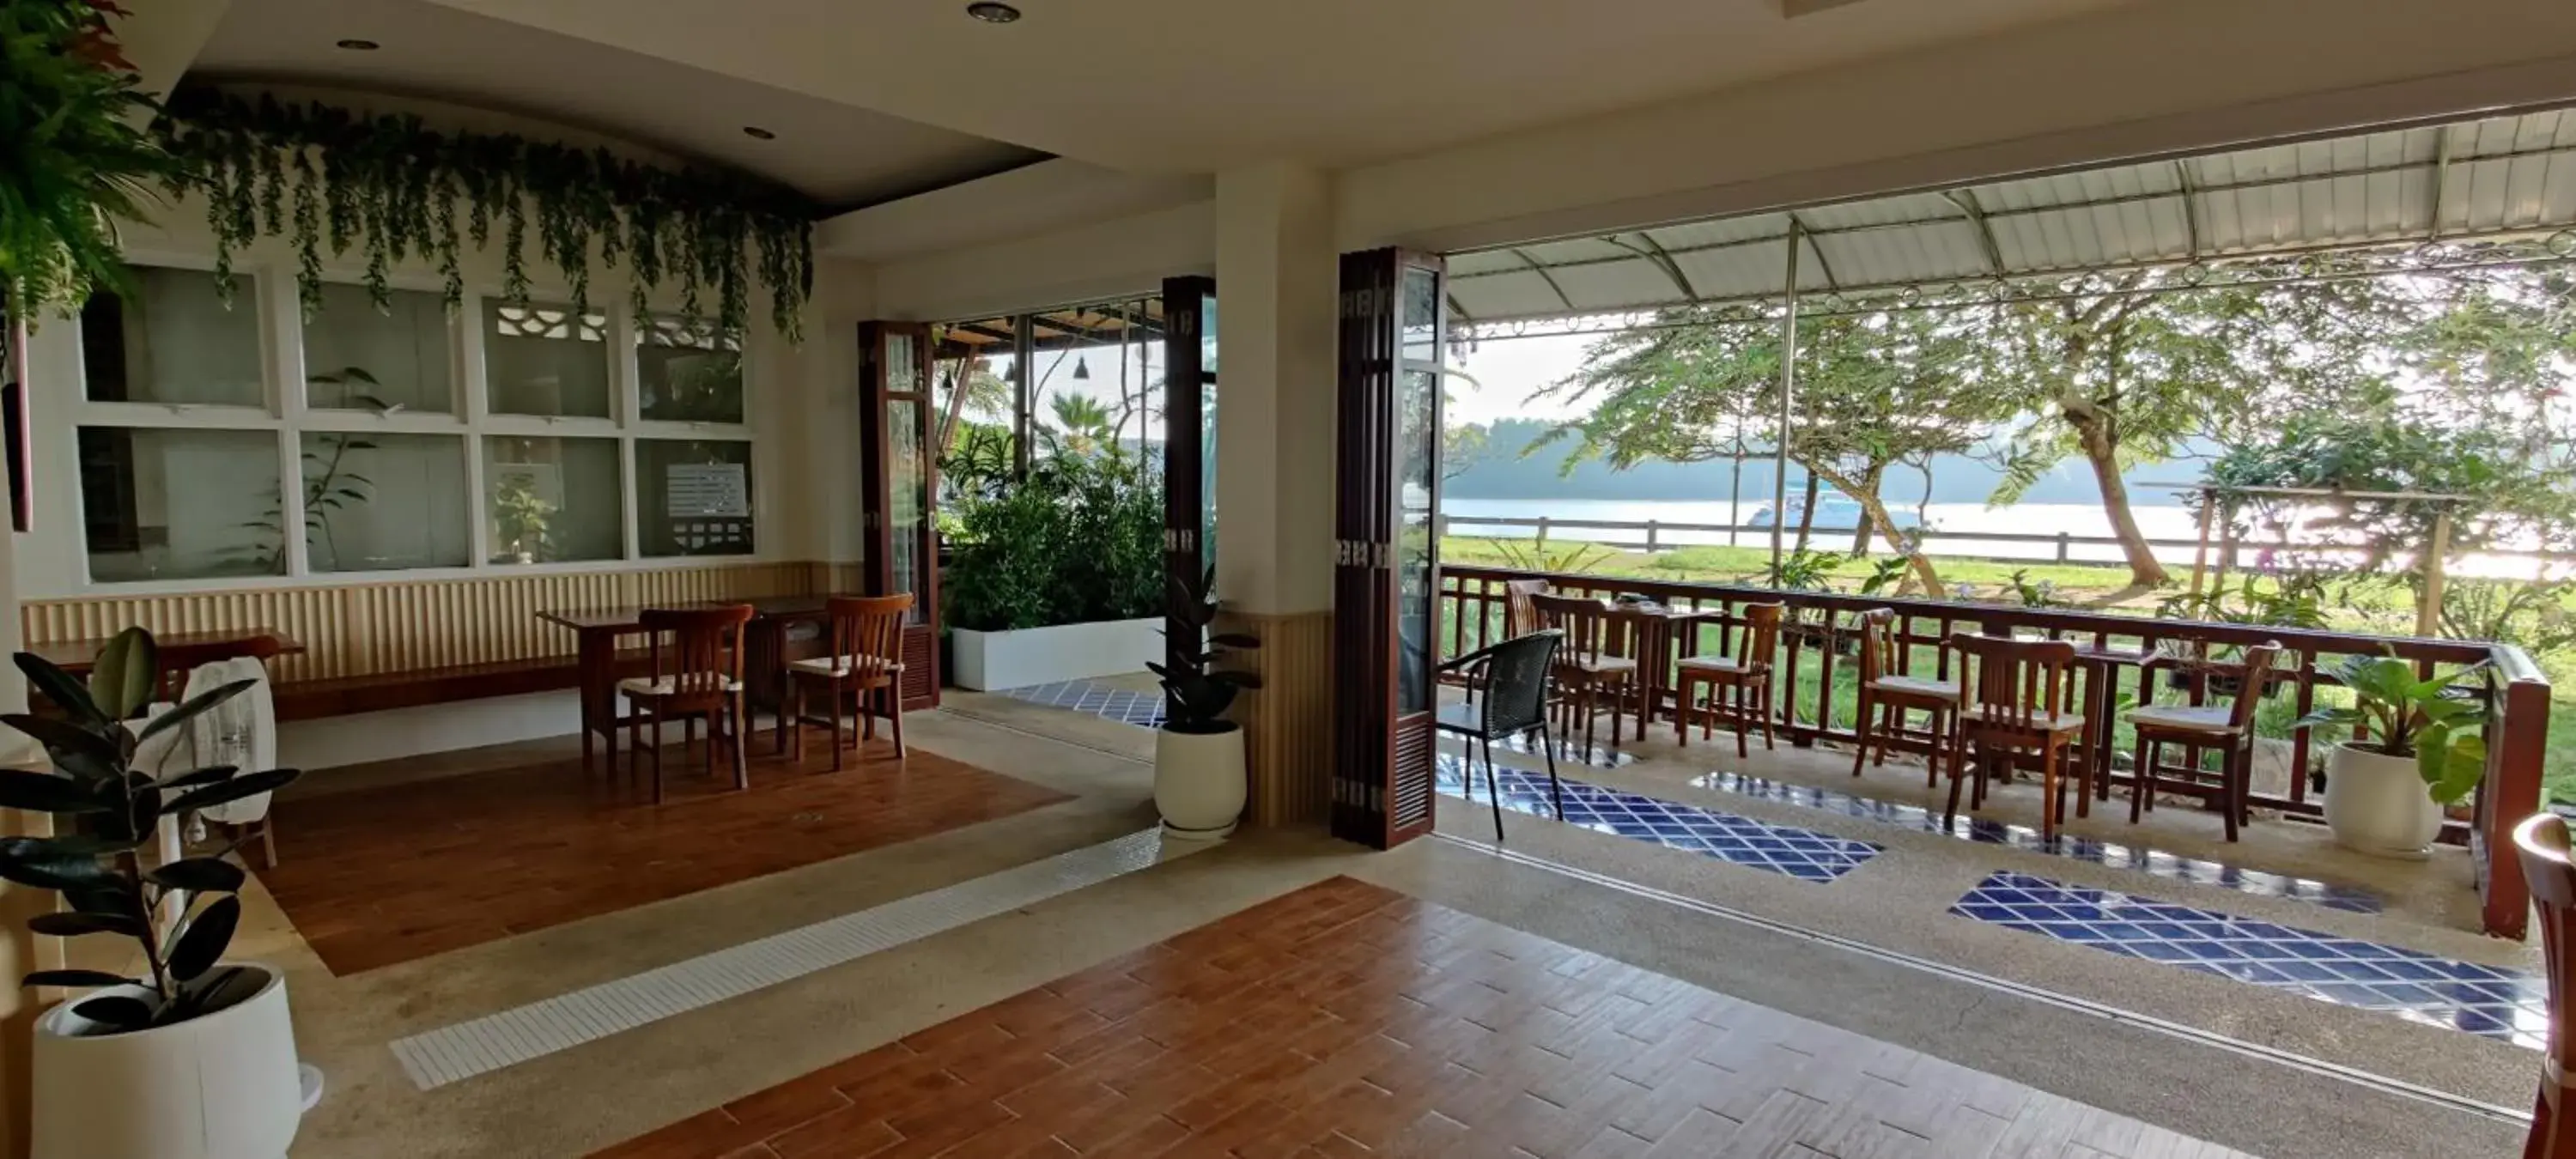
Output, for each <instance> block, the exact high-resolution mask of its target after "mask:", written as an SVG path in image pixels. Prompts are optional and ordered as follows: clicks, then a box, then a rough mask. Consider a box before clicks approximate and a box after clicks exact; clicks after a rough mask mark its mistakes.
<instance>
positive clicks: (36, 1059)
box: [0, 628, 304, 1159]
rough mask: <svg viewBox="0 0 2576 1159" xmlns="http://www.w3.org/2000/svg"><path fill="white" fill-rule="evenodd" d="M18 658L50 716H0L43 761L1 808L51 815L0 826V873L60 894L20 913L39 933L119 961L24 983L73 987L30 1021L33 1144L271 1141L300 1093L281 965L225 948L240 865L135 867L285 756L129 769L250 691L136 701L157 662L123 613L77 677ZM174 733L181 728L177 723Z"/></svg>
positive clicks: (209, 1152)
mask: <svg viewBox="0 0 2576 1159" xmlns="http://www.w3.org/2000/svg"><path fill="white" fill-rule="evenodd" d="M17 662H18V667H19V669H20V670H21V671H23V672H25V673H26V675H27V681H28V684H29V685H30V687H32V688H34V689H35V690H36V692H37V693H39V694H40V695H42V696H43V697H44V698H45V700H47V701H48V702H50V703H51V704H52V705H53V707H54V709H55V710H56V714H55V715H47V716H36V715H31V714H27V713H13V714H8V715H5V716H0V723H5V724H7V725H8V726H9V727H11V728H14V729H16V730H18V731H19V732H22V733H25V734H26V735H28V736H29V737H32V738H34V739H35V740H36V741H37V742H38V743H40V744H42V745H43V746H44V747H45V751H46V753H47V754H48V755H50V756H51V757H52V758H53V765H54V771H53V772H29V771H21V770H0V805H5V806H7V807H9V808H13V809H21V810H26V811H28V812H34V813H47V814H51V815H53V817H54V818H55V829H56V835H55V836H48V837H10V838H0V878H6V879H7V880H9V881H11V882H15V883H17V884H19V885H22V886H29V887H33V888H36V889H47V890H53V891H55V892H56V893H57V894H59V895H60V896H61V898H62V901H63V902H64V903H65V906H66V908H64V909H61V910H59V911H58V912H54V913H48V914H40V915H38V916H37V917H35V918H33V919H32V920H30V921H29V922H28V923H27V925H28V928H29V929H31V930H33V931H34V932H36V933H38V934H43V935H46V936H49V937H59V938H71V939H87V938H110V939H123V940H126V941H130V942H132V943H133V946H132V948H131V952H130V953H125V954H118V955H97V956H89V955H84V957H85V958H88V959H89V960H94V961H109V960H121V961H127V962H132V963H135V964H137V965H138V966H139V967H140V970H139V973H137V974H134V975H128V974H119V973H109V972H106V971H101V970H91V969H54V970H38V971H36V972H34V973H32V974H29V975H27V977H26V979H25V984H26V985H29V986H62V987H69V988H74V989H80V990H86V991H87V993H85V994H81V995H79V996H76V997H74V998H72V999H70V1000H68V1001H65V1002H62V1003H59V1004H57V1005H55V1006H54V1007H53V1008H52V1009H50V1010H48V1011H46V1012H45V1013H44V1014H43V1015H42V1016H41V1017H39V1018H38V1019H37V1020H36V1034H35V1044H34V1048H33V1067H32V1070H33V1075H32V1086H33V1098H32V1100H31V1103H30V1105H31V1106H32V1107H33V1108H34V1124H33V1126H34V1150H33V1153H34V1155H35V1156H36V1159H70V1157H73V1156H78V1157H81V1159H118V1157H124V1156H133V1157H136V1159H145V1157H148V1159H198V1157H206V1159H213V1157H217V1156H251V1155H259V1156H269V1155H284V1154H286V1148H287V1144H289V1143H290V1142H292V1141H293V1140H294V1138H295V1128H296V1123H297V1120H298V1119H299V1118H300V1117H301V1116H302V1114H303V1108H304V1098H303V1093H302V1088H301V1079H300V1076H299V1074H298V1071H297V1063H296V1056H295V1030H294V1026H293V1023H292V1021H291V1020H290V1019H289V1017H288V1015H287V1007H286V979H285V975H284V974H283V973H282V972H280V971H279V970H277V969H275V968H274V967H269V966H261V965H255V964H249V963H228V962H225V961H224V960H223V959H224V951H225V949H226V948H227V947H228V946H230V945H231V943H232V936H233V930H234V929H235V927H237V926H238V925H239V924H240V922H241V912H242V907H241V899H240V898H238V897H235V896H234V894H235V893H236V892H237V891H238V890H240V889H241V887H242V884H243V882H244V881H245V880H246V878H247V876H248V875H247V874H246V873H245V871H244V870H243V869H242V868H241V867H240V866H239V865H237V864H234V863H233V862H231V861H227V860H225V859H224V858H223V857H222V856H219V855H218V856H200V857H189V858H184V859H181V860H176V861H169V862H165V863H162V864H158V865H152V866H149V867H147V866H146V864H145V862H144V855H143V851H144V848H145V847H146V846H147V845H149V844H151V843H152V841H153V839H154V836H155V834H156V832H157V831H158V830H159V828H160V826H161V825H162V824H163V823H164V820H163V819H164V818H179V817H183V816H185V815H186V814H188V813H190V812H193V811H196V810H199V809H206V808H211V807H213V806H217V805H222V804H226V803H229V802H233V801H238V800H241V799H243V798H246V797H250V796H253V795H255V794H259V793H266V792H271V791H274V790H276V789H278V788H280V787H282V786H284V785H286V784H287V783H288V782H290V781H293V780H294V779H295V777H296V772H295V771H294V770H292V769H275V770H264V771H257V772H242V771H239V770H236V769H231V768H221V767H218V768H206V769H195V770H191V771H187V772H181V773H168V774H163V775H158V776H155V775H152V774H149V773H145V772H143V771H140V770H139V769H138V768H136V764H137V761H136V756H135V754H136V753H137V752H138V751H141V750H142V748H143V746H144V745H145V744H147V743H148V742H151V741H153V740H155V739H157V738H159V737H160V736H161V735H162V734H164V733H168V732H171V731H172V730H174V729H184V728H185V727H186V726H187V722H188V721H189V720H190V719H192V718H194V717H196V716H197V715H199V714H200V713H203V712H205V711H207V710H208V709H211V708H213V707H215V706H216V705H218V704H221V703H223V702H224V701H226V700H229V699H231V698H232V697H233V696H235V695H238V694H239V693H240V692H242V691H243V690H244V689H246V688H249V687H250V686H251V684H252V682H251V681H238V682H235V683H232V684H226V685H223V686H220V687H218V688H215V689H213V690H211V691H208V692H205V693H203V694H200V695H198V696H195V697H192V698H190V699H189V700H187V701H186V702H185V703H182V704H178V705H175V706H171V707H168V708H166V709H164V710H163V711H161V712H160V713H158V714H157V715H151V716H150V717H149V718H148V719H145V718H144V714H145V713H146V712H147V710H149V709H150V708H152V707H153V704H152V700H153V693H154V691H155V689H156V688H157V687H158V686H159V684H160V679H159V675H160V662H159V657H158V655H157V652H156V649H155V648H154V646H153V643H152V636H151V634H150V633H148V632H145V631H143V630H142V629H140V628H128V629H126V630H125V631H124V632H122V633H119V634H118V635H117V636H116V638H115V639H114V640H112V641H110V642H109V644H108V646H107V647H106V648H105V649H104V650H102V651H101V652H100V653H99V656H98V660H97V662H96V664H95V666H94V667H93V668H92V669H91V671H90V676H89V680H88V682H87V683H86V684H83V683H82V682H81V681H79V680H76V679H74V678H73V677H71V676H70V675H68V674H66V673H65V672H64V671H63V670H62V669H60V668H58V667H55V666H54V665H52V664H49V663H47V662H46V661H44V660H43V659H42V658H39V657H37V656H34V655H31V654H29V653H25V652H21V653H19V654H18V656H17ZM180 735H182V736H184V735H185V734H184V733H181V734H180Z"/></svg>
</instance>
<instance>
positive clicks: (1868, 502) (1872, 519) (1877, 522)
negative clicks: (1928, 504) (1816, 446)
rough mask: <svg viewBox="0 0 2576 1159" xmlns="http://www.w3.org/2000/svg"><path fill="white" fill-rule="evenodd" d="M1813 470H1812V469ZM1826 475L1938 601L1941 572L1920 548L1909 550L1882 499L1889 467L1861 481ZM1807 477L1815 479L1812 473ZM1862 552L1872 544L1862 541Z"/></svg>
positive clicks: (1873, 470)
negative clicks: (1880, 489) (1881, 489)
mask: <svg viewBox="0 0 2576 1159" xmlns="http://www.w3.org/2000/svg"><path fill="white" fill-rule="evenodd" d="M1810 470H1811V471H1812V470H1813V468H1810ZM1823 474H1825V475H1826V482H1829V483H1832V484H1833V485H1834V486H1835V487H1836V488H1837V489H1839V490H1841V491H1842V492H1843V493H1844V494H1846V495H1849V496H1851V497H1852V501H1853V502H1856V503H1858V504H1860V511H1861V518H1860V524H1861V526H1862V527H1864V528H1875V529H1876V530H1877V533H1878V535H1879V536H1880V537H1881V538H1883V539H1885V540H1887V547H1888V550H1890V551H1895V552H1900V553H1903V554H1904V556H1905V558H1906V559H1907V560H1908V561H1910V562H1912V563H1913V565H1914V580H1915V582H1916V583H1919V584H1922V585H1923V591H1924V594H1926V595H1930V596H1933V597H1936V598H1937V597H1938V596H1939V595H1940V594H1941V576H1940V573H1938V572H1936V571H1934V570H1932V560H1931V557H1929V556H1926V555H1924V554H1923V552H1922V551H1921V550H1919V549H1918V550H1914V551H1907V550H1906V547H1905V541H1904V540H1903V539H1902V538H1900V537H1899V536H1898V535H1897V533H1896V521H1895V520H1894V519H1890V518H1888V514H1887V501H1886V500H1884V499H1881V498H1880V497H1879V494H1878V487H1877V483H1878V481H1879V480H1880V479H1882V478H1884V477H1885V476H1886V474H1887V468H1885V467H1884V466H1880V467H1872V468H1870V471H1869V474H1868V475H1866V476H1863V478H1862V479H1859V480H1855V479H1849V478H1845V477H1842V476H1839V475H1835V474H1833V473H1831V472H1823ZM1808 477H1809V478H1814V477H1815V476H1814V475H1813V474H1811V475H1809V476H1808ZM1859 550H1861V551H1863V552H1866V551H1868V550H1869V543H1868V542H1867V541H1866V540H1863V541H1862V542H1861V544H1860V547H1859Z"/></svg>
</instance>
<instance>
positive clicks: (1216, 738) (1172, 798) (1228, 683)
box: [1146, 575, 1261, 839]
mask: <svg viewBox="0 0 2576 1159" xmlns="http://www.w3.org/2000/svg"><path fill="white" fill-rule="evenodd" d="M1213 583H1214V576H1213V575H1210V576H1204V577H1201V579H1200V580H1199V581H1198V582H1197V583H1195V584H1193V583H1189V582H1187V581H1184V580H1182V579H1181V578H1179V577H1177V576H1175V577H1173V578H1172V579H1171V582H1170V584H1169V587H1170V596H1169V598H1170V600H1171V618H1172V621H1173V623H1174V624H1176V625H1177V626H1178V627H1179V628H1180V633H1179V634H1178V635H1176V636H1173V637H1172V638H1171V639H1169V640H1167V641H1165V643H1166V645H1167V647H1166V648H1165V650H1164V660H1165V662H1164V663H1161V664H1147V665H1146V667H1147V668H1150V669H1152V670H1153V672H1154V675H1155V676H1157V677H1159V678H1161V680H1162V682H1163V708H1164V719H1163V727H1162V728H1161V730H1159V731H1157V732H1156V733H1155V734H1154V807H1155V808H1156V809H1158V810H1160V811H1161V812H1162V814H1163V831H1164V832H1166V833H1169V834H1171V835H1173V836H1175V837H1187V838H1197V839H1207V838H1217V837H1223V836H1225V835H1226V834H1229V833H1232V832H1234V825H1235V821H1236V819H1237V818H1239V817H1241V816H1242V815H1243V801H1244V795H1245V773H1244V763H1243V726H1241V725H1239V724H1236V723H1235V722H1233V721H1231V720H1227V719H1226V718H1225V711H1226V709H1228V708H1230V707H1232V706H1233V704H1234V698H1235V696H1236V695H1237V694H1239V693H1241V692H1242V691H1243V690H1244V689H1247V688H1259V687H1261V677H1260V675H1259V674H1258V673H1252V672H1243V671H1237V670H1233V669H1224V668H1219V667H1217V664H1218V663H1219V662H1221V661H1223V660H1224V659H1225V657H1226V655H1227V654H1228V653H1229V652H1235V651H1244V650H1249V649H1253V648H1258V647H1260V646H1261V641H1259V640H1256V639H1253V638H1252V637H1250V636H1246V635H1243V634H1241V633H1239V632H1215V633H1211V632H1210V631H1209V629H1210V628H1211V627H1212V626H1213V625H1214V624H1215V623H1216V614H1217V602H1216V601H1215V600H1213V599H1210V598H1209V597H1208V594H1207V593H1208V588H1209V587H1210V586H1212V585H1213Z"/></svg>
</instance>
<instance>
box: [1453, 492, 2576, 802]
mask: <svg viewBox="0 0 2576 1159" xmlns="http://www.w3.org/2000/svg"><path fill="white" fill-rule="evenodd" d="M1837 538H1839V537H1837ZM1816 546H1818V547H1819V548H1830V547H1837V546H1839V547H1848V546H1850V544H1849V541H1848V540H1842V541H1841V542H1840V543H1839V544H1835V543H1830V542H1827V541H1824V540H1819V541H1817V544H1816ZM1440 558H1441V560H1442V561H1443V562H1446V563H1455V564H1465V565H1469V566H1486V567H1516V566H1531V563H1530V561H1533V560H1536V561H1537V563H1536V565H1535V566H1537V567H1539V569H1540V570H1544V571H1568V572H1580V573H1582V574H1586V575H1603V576H1631V577H1635V578H1638V579H1650V580H1664V581H1669V582H1683V583H1688V582H1699V583H1747V582H1750V583H1757V584H1758V583H1760V582H1761V579H1762V576H1763V574H1764V573H1765V572H1766V571H1767V570H1768V569H1769V567H1770V563H1771V551H1770V548H1768V547H1767V546H1766V547H1725V546H1692V547H1682V548H1676V549H1674V550H1671V551H1664V552H1657V553H1655V554H1652V555H1649V554H1647V553H1645V552H1640V551H1616V550H1609V549H1603V548H1597V547H1592V546H1590V545H1587V544H1581V543H1574V542H1566V541H1559V542H1556V543H1551V544H1549V545H1547V546H1546V547H1545V548H1544V549H1539V548H1537V547H1536V545H1534V544H1532V543H1531V542H1530V541H1528V540H1499V539H1486V538H1478V537H1466V536H1450V537H1447V538H1445V539H1443V540H1441V542H1440ZM1933 566H1934V568H1935V569H1936V570H1937V571H1938V572H1939V574H1940V576H1941V581H1942V583H1944V584H1958V583H1967V584H1973V585H1975V587H1976V589H1977V592H1978V594H1979V595H1980V596H1982V597H1988V598H1992V597H1997V596H2001V595H2004V594H2006V593H2008V592H2009V590H2010V579H2011V576H2012V574H2013V573H2014V572H2016V571H2020V572H2023V573H2024V575H2023V578H2024V579H2025V580H2026V581H2028V582H2031V583H2038V582H2040V581H2042V580H2046V581H2048V582H2049V583H2050V584H2051V585H2052V586H2053V587H2054V589H2055V594H2056V596H2057V598H2059V599H2061V600H2064V601H2066V602H2069V603H2074V604H2084V603H2086V602H2088V601H2091V600H2095V599H2099V598H2102V597H2105V596H2109V595H2112V594H2114V593H2117V592H2119V591H2121V590H2123V589H2124V588H2126V587H2127V586H2128V581H2129V572H2128V569H2127V568H2125V567H2119V566H2105V565H2101V564H2051V563H2014V562H2002V561H1992V560H1975V559H1943V558H1938V557H1936V558H1935V559H1934V560H1933ZM1872 570H1873V567H1872V562H1871V561H1870V560H1867V559H1856V560H1855V559H1847V560H1845V561H1844V562H1843V563H1842V564H1840V565H1839V566H1837V567H1836V568H1835V569H1834V573H1833V574H1834V579H1835V584H1836V586H1837V587H1840V588H1842V589H1844V590H1850V589H1852V588H1855V587H1857V586H1858V585H1859V583H1860V581H1861V580H1863V579H1866V578H1867V577H1868V576H1869V574H1870V572H1871V571H1872ZM2157 599H2158V597H2156V596H2141V597H2133V598H2129V599H2125V600H2122V601H2121V602H2120V603H2117V604H2110V605H2106V606H2100V607H2096V608H2094V609H2092V610H2097V611H2104V612H2111V613H2115V614H2121V615H2152V614H2154V612H2155V606H2156V603H2157ZM2390 599H2391V600H2392V603H2391V604H2390V605H2389V606H2386V607H2381V608H2375V609H2371V610H2370V612H2369V613H2368V615H2367V616H2365V615H2364V614H2363V613H2361V612H2358V611H2352V610H2348V609H2347V610H2346V611H2345V615H2344V616H2339V617H2338V618H2339V619H2344V618H2348V619H2349V620H2350V621H2351V623H2350V629H2351V630H2354V631H2371V630H2374V629H2373V627H2372V622H2374V621H2375V622H2378V623H2380V624H2382V625H2384V624H2385V623H2386V622H2388V621H2389V620H2390V619H2391V618H2392V617H2393V618H2394V619H2395V620H2396V621H2397V622H2400V623H2409V622H2411V621H2412V618H2413V612H2412V593H2410V592H2408V591H2407V590H2406V589H2404V588H2403V587H2402V586H2400V587H2392V588H2391V589H2390ZM2378 630H2385V629H2384V627H2383V628H2381V629H2378ZM1444 638H1445V637H1444ZM2537 659H2538V660H2539V661H2540V664H2541V667H2542V668H2543V669H2545V670H2546V671H2547V672H2548V673H2549V678H2550V681H2551V683H2552V685H2553V686H2554V691H2555V693H2556V695H2555V697H2554V700H2553V703H2552V705H2551V711H2550V714H2549V744H2548V751H2547V754H2546V757H2545V762H2546V763H2545V764H2544V765H2543V771H2542V774H2541V775H2542V784H2543V789H2542V792H2543V794H2544V796H2545V797H2546V799H2549V800H2556V801H2569V802H2576V653H2571V652H2564V651H2562V652H2560V653H2556V654H2549V655H2543V656H2540V657H2538V658H2537ZM1926 670H1927V671H1928V670H1929V669H1928V668H1927V669H1926ZM1834 675H1835V685H1836V688H1835V690H1834V693H1835V695H1834V699H1835V706H1834V711H1835V715H1836V718H1837V719H1838V720H1845V721H1848V720H1849V719H1850V717H1851V712H1852V709H1853V707H1854V704H1853V698H1854V696H1855V695H1856V693H1855V692H1854V691H1853V690H1852V689H1851V688H1849V687H1847V685H1848V683H1849V681H1850V680H1852V679H1855V678H1856V676H1855V674H1854V670H1853V667H1852V666H1851V665H1848V664H1843V665H1837V666H1836V669H1835V673H1834ZM1798 683H1799V684H1800V688H1799V689H1798V694H1797V701H1796V703H1797V705H1798V708H1797V712H1798V714H1799V715H1800V716H1801V717H1812V716H1813V715H1814V713H1815V708H1814V706H1815V704H1816V701H1817V696H1818V689H1817V687H1816V677H1815V666H1814V665H1812V664H1802V665H1801V669H1800V672H1799V678H1798ZM2324 694H2325V695H2329V696H2330V695H2332V693H2331V690H2327V691H2325V693H2324ZM1782 695H1783V697H1786V696H1787V695H1788V694H1787V692H1786V691H1785V690H1784V691H1783V692H1782ZM2281 715H2282V719H2281V720H2278V721H2273V720H2269V719H2266V720H2265V721H2264V722H2263V725H2262V728H2261V731H2262V732H2264V733H2265V734H2267V735H2286V733H2287V730H2288V724H2289V722H2288V719H2287V715H2286V713H2284V714H2281ZM2120 731H2121V737H2120V738H2119V739H2117V740H2115V742H2114V743H2115V744H2119V745H2125V744H2126V733H2127V729H2126V727H2125V726H2123V727H2122V729H2121V730H2120Z"/></svg>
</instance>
